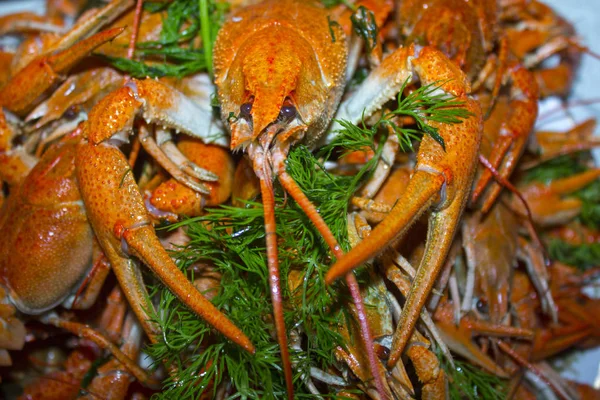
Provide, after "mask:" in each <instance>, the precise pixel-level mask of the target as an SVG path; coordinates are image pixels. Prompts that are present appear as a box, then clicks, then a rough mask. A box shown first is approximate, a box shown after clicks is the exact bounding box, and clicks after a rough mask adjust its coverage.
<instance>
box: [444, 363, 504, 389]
mask: <svg viewBox="0 0 600 400" xmlns="http://www.w3.org/2000/svg"><path fill="white" fill-rule="evenodd" d="M438 358H439V359H440V362H441V363H442V368H443V369H444V371H445V372H446V374H447V376H448V381H449V383H450V384H449V385H448V386H449V394H450V398H451V399H452V400H463V399H469V400H477V399H486V400H494V399H498V400H500V399H504V398H506V390H507V382H506V381H504V380H501V379H500V378H498V377H497V376H495V375H492V374H490V373H488V372H485V371H483V370H482V369H481V368H479V367H477V366H474V365H472V364H470V363H468V362H465V361H460V360H456V359H455V360H454V367H453V366H452V365H450V363H448V362H447V361H446V360H445V358H442V357H438Z"/></svg>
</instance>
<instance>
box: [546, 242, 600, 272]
mask: <svg viewBox="0 0 600 400" xmlns="http://www.w3.org/2000/svg"><path fill="white" fill-rule="evenodd" d="M548 253H549V254H550V258H551V259H553V260H556V261H560V262H562V263H564V264H567V265H572V266H574V267H577V268H579V269H580V270H582V271H585V270H587V269H589V268H593V267H595V266H597V265H598V260H600V243H590V244H578V245H574V244H569V243H566V242H563V241H562V240H559V239H552V240H551V241H550V243H549V245H548Z"/></svg>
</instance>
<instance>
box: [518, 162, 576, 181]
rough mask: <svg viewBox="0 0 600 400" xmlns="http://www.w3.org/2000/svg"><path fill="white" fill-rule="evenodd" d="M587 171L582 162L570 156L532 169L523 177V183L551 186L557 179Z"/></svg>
mask: <svg viewBox="0 0 600 400" xmlns="http://www.w3.org/2000/svg"><path fill="white" fill-rule="evenodd" d="M585 170H586V167H585V166H584V165H582V164H581V162H580V160H578V159H577V158H575V157H572V156H570V155H564V156H560V157H556V158H552V159H550V160H548V161H546V162H544V163H541V164H539V165H537V166H535V167H533V168H531V169H530V170H528V171H527V172H526V173H525V175H524V176H523V181H524V182H525V183H531V182H543V183H545V184H549V183H550V182H552V181H553V180H555V179H560V178H566V177H568V176H571V175H573V174H577V173H579V172H583V171H585Z"/></svg>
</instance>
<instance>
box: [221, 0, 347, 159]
mask: <svg viewBox="0 0 600 400" xmlns="http://www.w3.org/2000/svg"><path fill="white" fill-rule="evenodd" d="M326 15H327V11H326V10H325V9H324V8H323V7H321V6H320V5H319V4H316V3H312V2H296V1H267V2H264V3H261V4H259V5H256V6H252V7H247V8H244V9H242V10H240V11H239V12H238V13H235V14H233V15H232V16H231V17H230V18H229V19H228V21H227V22H226V23H225V24H224V26H223V28H222V29H221V31H220V32H219V36H218V38H217V41H216V45H215V50H214V64H215V76H216V83H217V87H218V91H219V100H220V103H221V110H222V111H221V113H222V117H223V120H224V122H225V124H226V125H227V126H228V127H229V128H230V130H231V132H232V134H231V136H232V137H231V148H232V149H234V150H235V149H239V148H246V146H247V145H248V144H250V143H251V142H255V141H256V139H258V137H259V136H260V135H261V134H263V133H265V132H266V134H267V135H269V136H271V137H273V136H275V135H278V140H279V141H285V142H289V143H290V144H291V143H294V142H297V141H299V140H301V139H303V138H305V140H306V141H307V144H309V145H310V144H313V143H315V142H316V141H317V140H318V138H319V137H320V135H321V134H322V133H323V132H324V130H325V128H326V127H327V125H328V122H329V121H330V120H331V118H332V117H333V114H334V112H335V110H336V108H337V105H338V103H339V100H340V98H341V95H342V93H343V87H344V86H343V82H344V76H345V69H346V58H347V50H346V37H345V35H344V33H343V31H342V29H341V27H340V26H339V25H336V24H331V25H330V24H329V22H328V20H327V17H326ZM243 106H245V107H246V108H244V107H243ZM284 106H292V107H294V108H295V111H296V112H295V115H294V116H293V118H285V116H284V114H285V113H284V112H283V108H282V107H284ZM266 142H267V143H270V142H271V140H267V141H266Z"/></svg>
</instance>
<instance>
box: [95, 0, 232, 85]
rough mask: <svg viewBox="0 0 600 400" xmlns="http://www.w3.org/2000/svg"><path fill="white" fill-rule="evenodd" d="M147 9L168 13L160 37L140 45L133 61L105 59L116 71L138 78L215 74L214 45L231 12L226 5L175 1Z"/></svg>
mask: <svg viewBox="0 0 600 400" xmlns="http://www.w3.org/2000/svg"><path fill="white" fill-rule="evenodd" d="M144 9H145V11H146V12H152V13H154V12H162V13H165V17H164V18H163V21H162V29H161V32H160V37H159V39H158V40H157V41H149V42H141V43H137V44H136V51H135V56H136V59H134V60H129V59H126V58H120V57H106V58H107V59H108V61H109V62H110V63H111V64H112V65H113V66H114V67H115V68H117V69H120V70H122V71H124V72H126V73H128V74H129V75H131V76H134V77H136V78H145V77H147V76H149V77H152V78H154V77H162V76H175V77H184V76H186V75H190V74H193V73H196V72H201V71H209V72H210V73H212V45H213V42H214V40H215V39H216V35H217V32H218V30H219V28H220V26H221V24H222V23H223V20H224V16H225V13H226V12H227V10H228V4H227V3H223V2H217V1H214V0H175V1H173V2H171V3H162V2H158V3H155V2H149V3H146V4H144ZM199 37H201V38H202V41H201V44H198V40H197V38H199Z"/></svg>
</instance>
